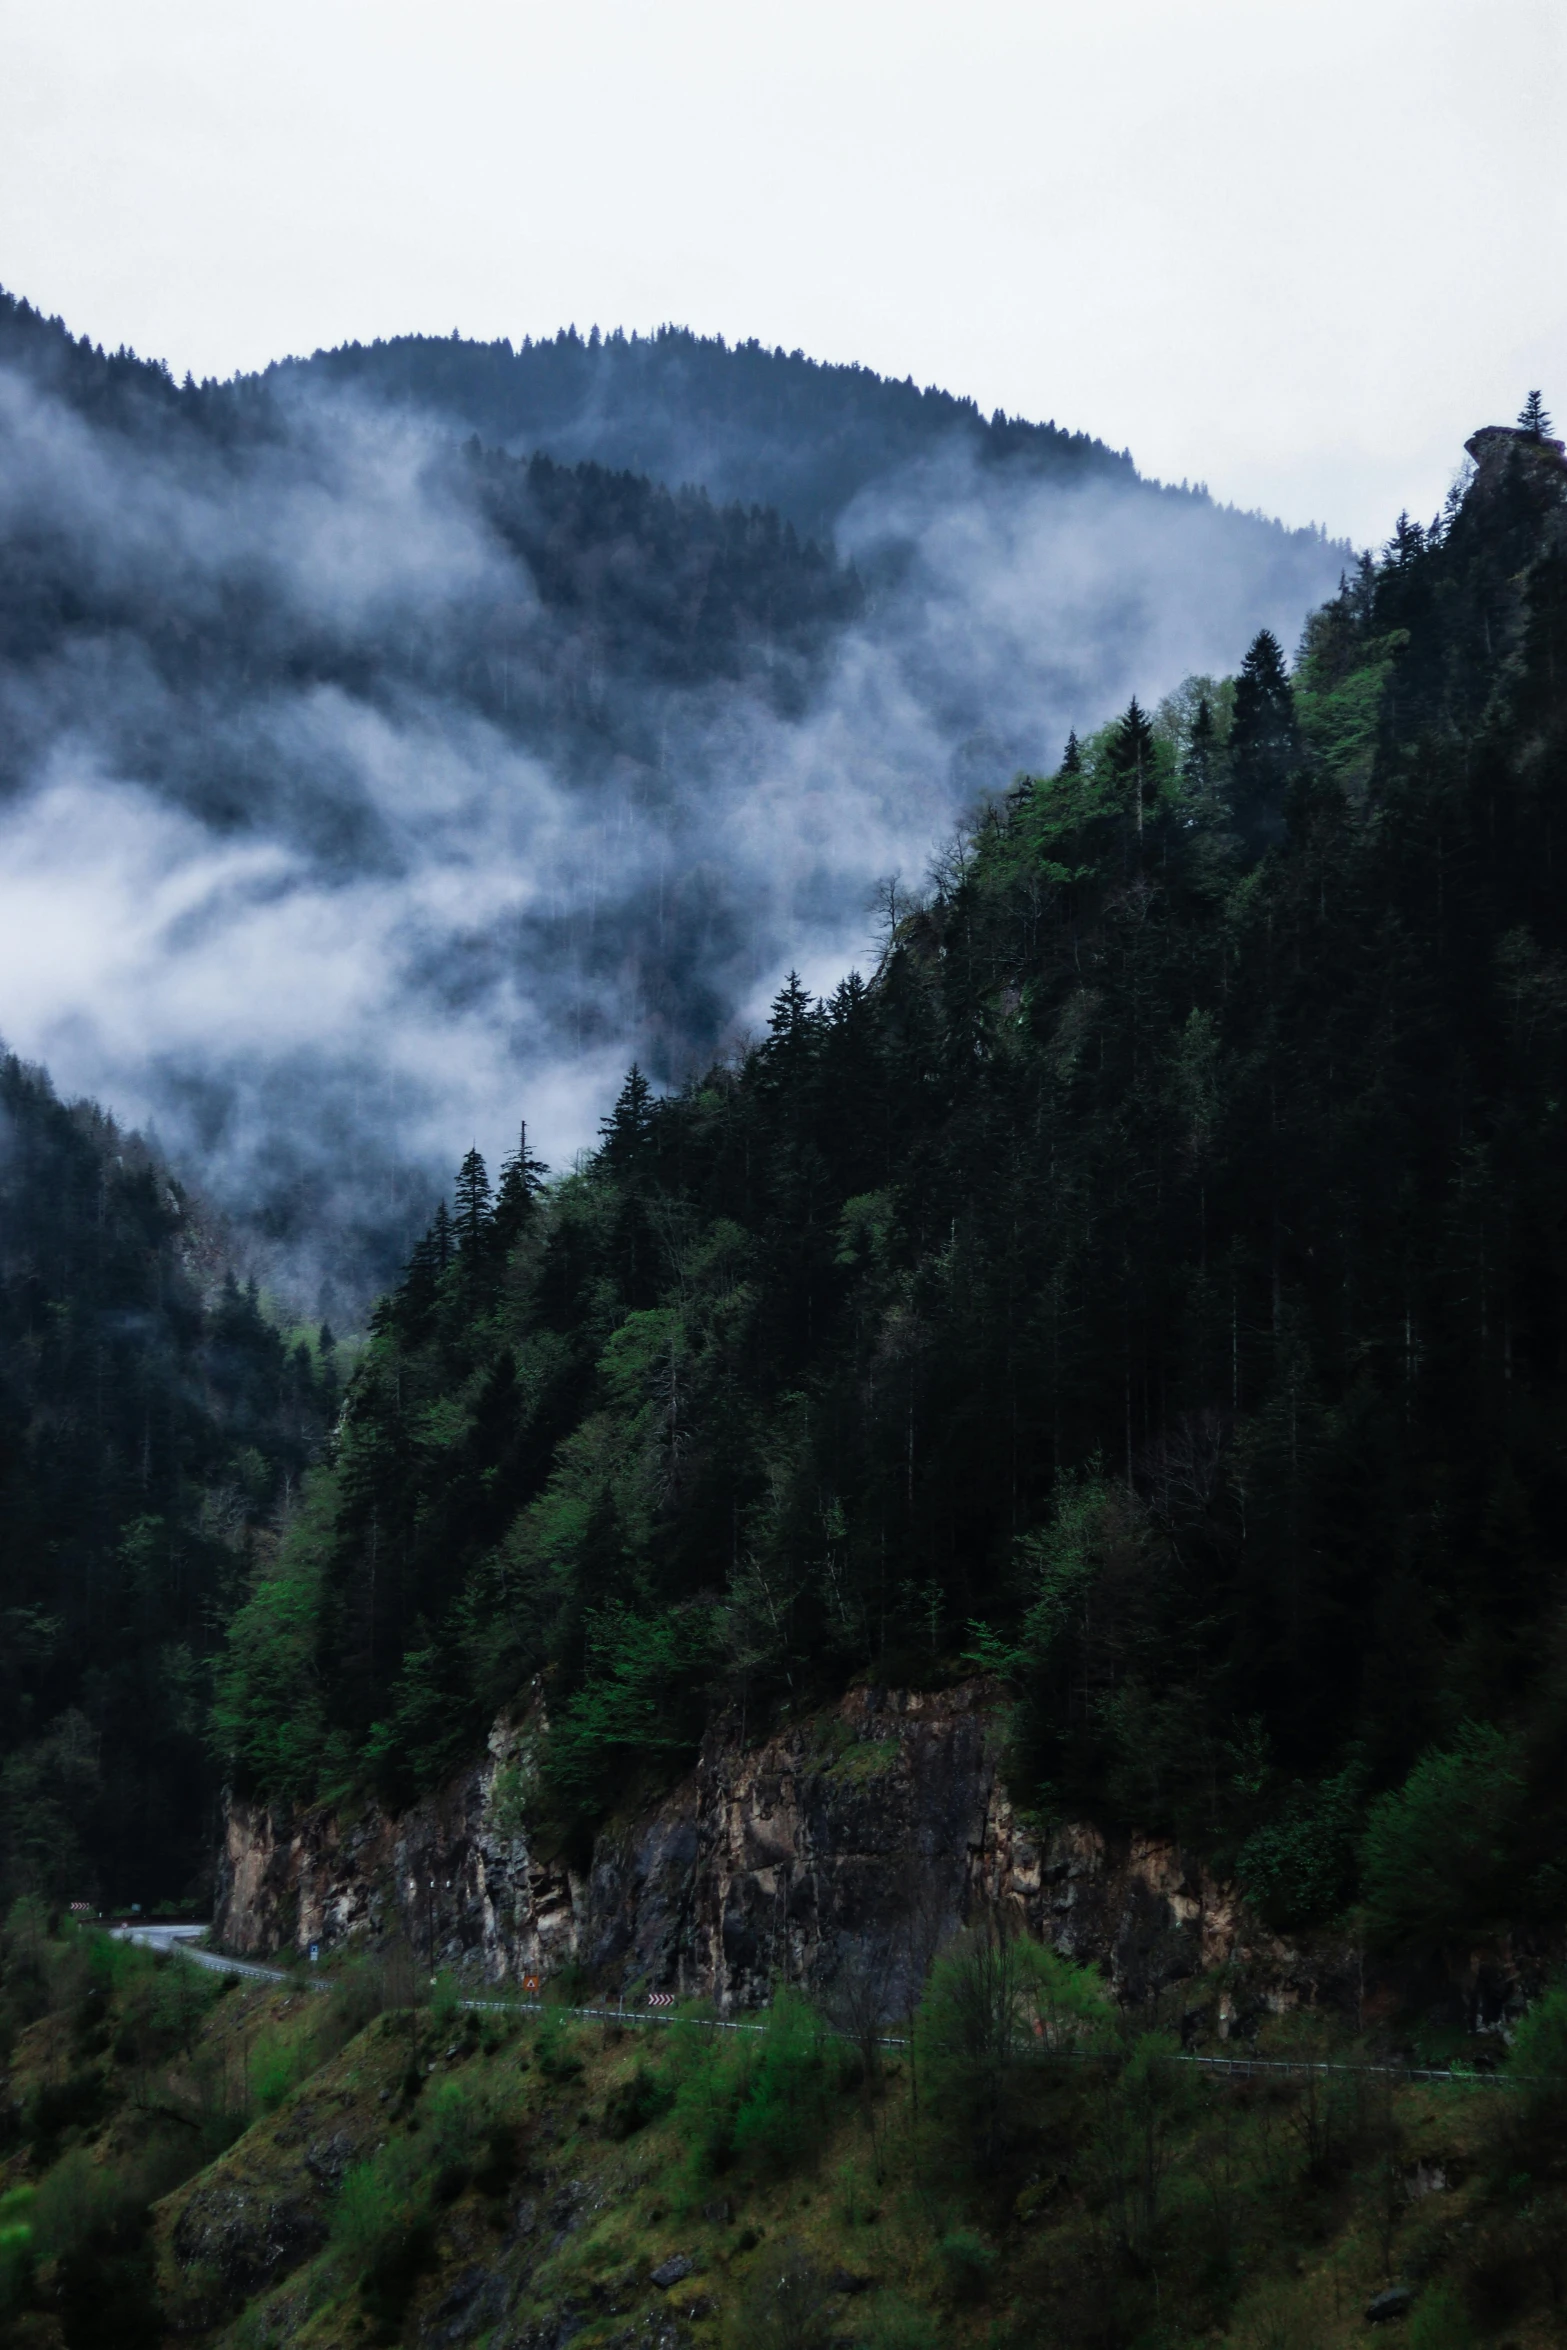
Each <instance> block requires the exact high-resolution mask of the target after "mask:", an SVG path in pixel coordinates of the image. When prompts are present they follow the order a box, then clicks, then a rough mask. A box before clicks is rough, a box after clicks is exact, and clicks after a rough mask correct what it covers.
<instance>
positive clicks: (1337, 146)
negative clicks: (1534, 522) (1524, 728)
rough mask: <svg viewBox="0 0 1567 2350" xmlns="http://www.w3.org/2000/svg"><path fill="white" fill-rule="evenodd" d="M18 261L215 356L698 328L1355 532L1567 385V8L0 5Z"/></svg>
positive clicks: (1411, 3)
mask: <svg viewBox="0 0 1567 2350" xmlns="http://www.w3.org/2000/svg"><path fill="white" fill-rule="evenodd" d="M0 92H3V101H0V120H3V135H0V283H4V284H5V285H7V286H8V287H9V288H10V289H11V290H13V291H15V292H18V293H23V294H26V295H27V296H28V297H29V298H31V299H32V300H34V301H35V302H37V303H39V304H40V305H41V306H42V307H44V308H45V309H48V310H50V311H59V312H61V313H63V315H64V316H65V318H66V319H67V321H68V322H69V323H70V325H71V326H72V327H73V328H75V329H76V330H77V331H87V332H90V333H91V334H92V336H93V337H94V339H95V340H101V341H103V342H105V343H110V344H113V343H118V342H121V341H125V342H129V343H131V344H133V345H134V346H135V347H136V348H137V349H138V350H140V351H143V352H144V353H147V354H149V355H154V356H162V357H166V358H168V359H169V360H170V362H171V363H172V364H173V365H174V367H175V368H176V369H177V370H179V371H183V370H184V369H185V368H187V367H189V368H192V369H194V370H195V372H196V373H197V374H209V373H210V374H227V373H229V372H230V371H231V370H233V369H236V368H249V367H254V366H256V365H258V364H260V363H262V362H263V361H265V360H267V359H269V358H273V357H276V356H278V355H280V354H282V353H284V352H288V351H307V350H310V349H312V348H314V347H316V346H317V345H320V344H325V343H334V342H339V341H342V340H344V339H347V338H351V337H361V338H364V337H370V336H374V335H377V334H390V333H396V332H398V331H402V330H406V329H410V328H417V329H423V330H437V331H440V332H448V331H450V329H451V328H452V327H454V326H455V327H457V328H458V329H460V331H461V332H462V333H464V334H469V335H481V336H489V335H499V334H506V335H510V336H512V337H513V338H520V337H521V336H522V335H523V334H524V333H532V334H541V333H550V332H553V331H554V329H555V328H556V327H557V326H559V325H562V324H565V323H566V322H568V321H572V320H574V321H576V322H577V323H578V324H579V325H580V326H581V327H583V328H584V329H586V328H587V327H588V326H589V325H590V324H592V323H594V322H597V323H599V324H601V325H603V326H609V325H612V324H621V325H625V326H627V327H632V326H641V327H648V326H653V325H656V324H658V323H659V322H660V321H663V320H675V321H679V322H682V323H685V324H688V325H691V326H694V327H696V328H698V329H700V330H702V331H703V332H708V333H711V332H721V333H723V334H725V335H727V336H729V337H731V338H734V337H745V336H748V335H753V334H754V335H758V336H760V337H761V338H762V339H763V340H764V341H765V342H767V343H782V344H783V345H784V346H785V347H786V348H789V347H794V346H800V347H802V348H803V349H805V350H806V351H808V352H810V353H812V354H813V355H814V356H816V357H819V358H826V359H858V360H862V361H864V362H865V363H866V364H867V365H869V366H872V367H875V368H877V369H879V370H882V371H883V372H886V373H890V374H894V375H899V376H901V375H905V374H912V375H913V376H915V377H916V379H918V380H919V381H921V382H937V383H941V384H944V385H946V386H948V387H949V388H951V389H953V390H955V391H960V392H971V393H973V394H974V396H975V397H976V398H977V399H978V400H979V401H980V402H981V404H982V405H983V406H984V407H986V408H987V409H988V408H990V407H993V406H998V405H999V406H1002V407H1005V408H1006V409H1008V410H1009V411H1014V412H1020V413H1023V414H1026V415H1030V416H1039V417H1043V416H1052V415H1053V416H1054V417H1056V419H1057V420H1058V421H1060V422H1063V423H1069V424H1072V425H1074V426H1082V427H1086V428H1087V429H1088V430H1090V431H1092V432H1094V433H1097V434H1099V435H1101V436H1102V437H1103V438H1105V439H1107V440H1109V441H1111V442H1112V443H1114V444H1115V445H1117V446H1121V445H1127V446H1129V447H1130V448H1131V450H1132V452H1133V454H1134V456H1135V457H1136V459H1137V461H1138V463H1139V465H1140V466H1142V467H1143V469H1144V470H1145V471H1150V472H1154V473H1157V474H1161V475H1163V476H1165V477H1166V478H1175V479H1179V478H1180V477H1181V476H1183V475H1186V476H1190V477H1192V478H1193V479H1197V478H1201V479H1205V480H1207V481H1208V482H1209V483H1210V485H1211V486H1212V488H1213V489H1214V491H1215V493H1216V494H1218V495H1220V496H1223V497H1226V498H1230V499H1234V500H1236V501H1237V502H1239V503H1241V504H1243V505H1260V506H1263V507H1265V508H1267V509H1268V510H1269V511H1271V512H1276V513H1280V514H1282V515H1284V516H1285V517H1286V518H1287V519H1289V520H1291V521H1321V522H1324V523H1326V524H1327V525H1328V526H1329V528H1330V529H1331V530H1333V531H1334V532H1335V533H1337V532H1346V533H1348V534H1350V535H1351V536H1353V537H1354V538H1355V539H1357V540H1358V541H1369V540H1372V539H1380V538H1381V537H1383V536H1385V534H1386V531H1387V529H1388V526H1389V524H1390V523H1391V520H1392V517H1393V515H1394V514H1395V513H1396V511H1397V509H1398V508H1399V507H1400V506H1401V505H1404V504H1406V503H1407V504H1408V505H1409V506H1410V507H1411V508H1412V509H1413V510H1414V511H1415V512H1417V513H1420V514H1425V513H1429V512H1430V511H1432V510H1434V508H1435V507H1436V505H1437V504H1438V503H1439V502H1440V499H1441V496H1442V493H1443V491H1444V489H1445V488H1446V485H1447V482H1448V480H1449V478H1450V477H1451V473H1452V470H1453V467H1454V465H1455V463H1456V462H1457V460H1458V458H1459V455H1460V446H1461V443H1462V440H1463V438H1464V435H1465V434H1466V433H1467V432H1468V431H1469V430H1471V429H1472V427H1473V426H1474V425H1475V424H1477V423H1479V422H1481V421H1483V420H1503V421H1505V420H1507V419H1509V418H1510V417H1511V416H1512V415H1513V413H1514V412H1515V410H1516V409H1517V407H1518V406H1519V404H1520V402H1521V400H1522V398H1523V396H1524V393H1525V392H1526V391H1527V390H1528V389H1529V388H1530V387H1531V386H1532V385H1536V384H1538V385H1540V386H1542V387H1543V389H1544V391H1545V394H1546V398H1547V401H1548V402H1551V401H1554V402H1555V404H1556V405H1557V406H1558V408H1560V409H1562V410H1567V266H1564V264H1567V0H1484V4H1483V5H1481V4H1479V0H1309V4H1308V0H1073V4H1072V5H1070V6H1068V5H1063V4H1062V0H1032V4H1031V5H1019V4H1018V0H967V4H966V5H964V6H962V7H957V6H952V5H946V6H937V5H932V4H931V0H897V4H896V5H894V4H892V0H830V4H829V0H787V4H784V0H770V4H769V5H766V6H759V5H754V4H752V0H721V4H720V0H660V4H659V5H657V6H655V5H653V4H652V0H555V4H554V5H551V6H547V7H546V6H540V5H537V4H536V0H509V4H505V5H503V4H501V0H441V4H440V5H438V6H437V5H433V4H431V0H418V4H411V0H268V5H267V6H265V7H262V6H258V5H254V4H252V5H248V6H239V5H237V4H235V0H0Z"/></svg>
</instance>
